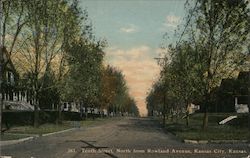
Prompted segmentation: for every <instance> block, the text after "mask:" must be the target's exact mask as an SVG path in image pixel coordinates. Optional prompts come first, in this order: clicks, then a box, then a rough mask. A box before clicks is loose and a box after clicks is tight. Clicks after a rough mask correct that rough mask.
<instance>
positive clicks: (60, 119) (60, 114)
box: [56, 101, 62, 125]
mask: <svg viewBox="0 0 250 158" xmlns="http://www.w3.org/2000/svg"><path fill="white" fill-rule="evenodd" d="M61 106H62V102H61V101H60V102H59V105H57V119H56V124H57V125H60V124H62V109H61Z"/></svg>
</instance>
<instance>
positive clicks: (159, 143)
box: [1, 118, 250, 158]
mask: <svg viewBox="0 0 250 158" xmlns="http://www.w3.org/2000/svg"><path fill="white" fill-rule="evenodd" d="M1 150H2V151H1V152H2V155H10V156H12V157H14V158H31V157H33V158H82V157H86V158H92V157H93V158H137V157H139V158H140V157H141V158H152V157H160V158H163V157H164V158H166V157H197V158H198V157H199V158H202V157H213V158H214V157H220V158H224V157H225V158H227V157H237V158H243V157H247V156H248V155H250V144H227V145H221V144H209V145H208V144H207V145H198V144H196V145H194V144H184V143H182V142H181V141H179V140H176V138H175V137H174V136H172V135H171V134H166V133H164V132H163V130H162V129H161V128H160V126H159V124H158V123H157V122H156V121H154V120H152V119H150V118H122V119H117V120H115V121H114V120H113V121H110V122H108V123H106V124H104V125H98V126H95V127H88V128H86V129H79V130H76V131H71V132H67V133H63V134H57V135H51V136H47V137H40V138H37V139H36V140H33V141H29V142H24V143H22V144H16V145H11V146H4V147H2V149H1ZM157 152H158V153H157ZM159 152H161V153H159ZM233 152H234V153H233ZM241 153H243V154H241ZM249 157H250V156H249Z"/></svg>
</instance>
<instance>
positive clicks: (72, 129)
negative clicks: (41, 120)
mask: <svg viewBox="0 0 250 158" xmlns="http://www.w3.org/2000/svg"><path fill="white" fill-rule="evenodd" d="M76 129H80V128H70V129H65V130H62V131H57V132H52V133H46V134H42V135H41V136H42V137H44V136H50V135H54V134H60V133H65V132H69V131H74V130H76Z"/></svg>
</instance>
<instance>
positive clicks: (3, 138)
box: [0, 133, 30, 141]
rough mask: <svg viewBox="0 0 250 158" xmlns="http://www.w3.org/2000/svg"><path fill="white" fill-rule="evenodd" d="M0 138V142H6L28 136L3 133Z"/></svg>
mask: <svg viewBox="0 0 250 158" xmlns="http://www.w3.org/2000/svg"><path fill="white" fill-rule="evenodd" d="M0 137H1V138H0V140H1V141H6V140H16V139H22V138H27V137H30V135H23V134H12V133H5V134H4V135H1V136H0Z"/></svg>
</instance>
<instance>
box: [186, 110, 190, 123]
mask: <svg viewBox="0 0 250 158" xmlns="http://www.w3.org/2000/svg"><path fill="white" fill-rule="evenodd" d="M186 125H187V126H189V113H188V112H187V114H186Z"/></svg>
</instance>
